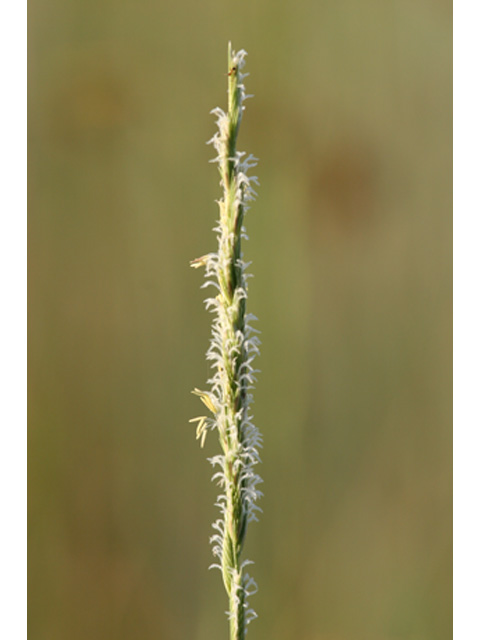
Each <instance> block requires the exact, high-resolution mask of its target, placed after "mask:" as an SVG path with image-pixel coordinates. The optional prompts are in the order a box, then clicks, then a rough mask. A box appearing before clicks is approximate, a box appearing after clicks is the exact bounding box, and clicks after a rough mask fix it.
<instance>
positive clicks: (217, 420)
mask: <svg viewBox="0 0 480 640" xmlns="http://www.w3.org/2000/svg"><path fill="white" fill-rule="evenodd" d="M245 56H246V52H245V51H243V50H242V51H239V52H238V53H235V52H234V51H232V49H231V45H230V44H229V47H228V110H227V112H226V113H225V112H224V111H223V110H222V109H219V108H217V109H214V110H213V112H212V113H214V114H215V116H216V118H217V126H218V131H217V132H216V133H215V135H214V136H213V138H212V139H211V140H210V143H211V144H213V146H214V148H215V150H216V152H217V157H216V158H215V159H214V162H216V163H217V164H218V168H219V172H220V177H221V180H220V185H221V187H222V188H223V197H222V199H221V200H220V201H218V205H219V210H220V216H219V220H218V224H217V225H216V227H215V229H214V230H215V231H216V233H217V239H218V251H217V252H216V253H210V254H208V255H206V256H202V257H201V258H198V259H197V260H193V261H192V263H191V264H192V266H193V267H201V266H204V267H205V268H206V282H205V283H204V285H203V286H204V287H207V286H210V285H211V286H213V287H214V288H215V289H216V290H217V294H216V296H215V297H211V298H207V300H206V301H205V302H206V307H207V309H209V310H210V311H212V312H213V313H214V320H213V324H212V338H211V343H210V347H209V349H208V351H207V359H208V360H209V361H211V365H212V368H213V370H214V374H213V377H212V378H211V379H210V380H209V381H208V383H209V384H210V389H209V390H208V391H201V390H199V389H195V390H194V392H193V393H195V394H196V395H198V396H199V397H200V399H201V400H202V402H203V403H204V405H205V406H206V407H207V408H208V409H209V411H210V413H211V416H209V417H207V416H199V417H198V418H193V420H191V422H196V423H197V438H198V439H200V443H201V445H202V446H203V444H204V442H205V438H206V435H207V432H208V430H209V429H216V430H217V432H218V436H219V440H220V445H221V448H222V453H221V454H219V455H217V456H214V457H213V458H211V459H210V462H211V464H212V465H213V466H214V468H215V473H214V475H213V478H212V479H213V480H215V481H216V482H217V483H218V485H219V486H220V487H221V489H222V493H221V495H219V496H218V499H217V503H216V506H218V508H219V509H220V514H221V517H220V518H219V519H218V520H217V521H216V522H215V523H214V524H213V527H214V529H215V534H214V535H213V536H212V538H211V541H212V543H213V553H214V555H215V556H216V557H218V559H219V562H218V564H215V565H212V566H215V567H218V568H219V569H220V570H221V572H222V575H223V582H224V585H225V589H226V591H227V594H228V597H229V612H228V614H229V619H230V638H231V640H243V638H244V637H245V633H246V625H247V624H248V623H249V622H250V621H251V620H252V619H253V618H255V617H256V614H255V612H254V611H253V609H251V608H250V607H249V606H248V602H247V600H248V596H249V595H251V594H252V593H254V592H255V590H256V585H255V582H254V580H253V579H252V578H251V577H250V576H249V575H248V574H247V573H246V571H245V567H246V565H248V564H250V561H248V560H243V561H242V560H241V559H240V556H241V552H242V547H243V544H244V541H245V534H246V531H247V525H248V523H249V522H251V521H252V520H256V519H257V518H256V513H257V512H258V511H259V510H260V508H259V507H258V506H257V504H256V501H257V498H258V497H259V496H260V495H261V492H260V491H259V490H258V489H257V485H258V484H259V483H260V482H261V479H260V477H259V476H258V475H257V474H256V473H255V465H256V464H257V463H259V462H260V457H259V454H258V450H259V448H260V447H261V435H260V433H259V431H258V429H257V428H256V427H255V425H254V424H253V422H252V415H251V413H250V404H251V403H252V395H251V393H250V392H251V390H252V388H253V383H254V381H255V377H254V373H255V370H254V368H253V360H254V358H255V356H256V354H258V351H259V344H260V341H259V339H258V337H257V336H256V335H255V334H256V333H258V332H257V331H256V329H254V328H253V327H252V326H251V322H252V320H255V317H254V316H253V315H251V314H249V313H247V312H246V301H247V278H248V275H249V274H247V273H246V270H247V267H248V265H247V264H246V263H245V262H244V261H243V255H242V247H241V244H242V239H246V238H247V236H246V233H245V228H244V226H243V219H244V216H245V213H246V211H247V209H248V203H249V202H250V201H251V200H253V199H254V197H255V195H256V194H255V192H254V190H253V188H252V184H257V183H258V181H257V178H256V177H253V176H248V175H247V173H248V171H249V170H250V169H251V168H252V167H254V166H256V159H255V158H254V157H253V156H252V155H249V156H246V155H245V153H243V152H239V151H237V149H236V141H237V135H238V130H239V126H240V121H241V118H242V114H243V110H244V109H245V107H244V106H243V102H244V100H245V99H246V98H247V97H249V96H247V95H246V94H245V87H244V85H243V79H244V78H245V77H246V76H247V75H248V74H244V73H242V69H243V67H244V64H245Z"/></svg>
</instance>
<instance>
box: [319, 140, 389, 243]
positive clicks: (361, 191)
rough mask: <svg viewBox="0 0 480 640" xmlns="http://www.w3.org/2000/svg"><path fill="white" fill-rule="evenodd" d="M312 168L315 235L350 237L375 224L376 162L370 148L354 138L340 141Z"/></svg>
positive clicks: (320, 157)
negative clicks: (316, 233)
mask: <svg viewBox="0 0 480 640" xmlns="http://www.w3.org/2000/svg"><path fill="white" fill-rule="evenodd" d="M310 166H311V173H310V177H309V193H310V200H311V206H310V212H311V216H312V226H313V230H314V231H315V232H319V233H320V231H321V232H322V233H325V231H326V232H327V233H328V232H331V233H332V232H333V233H335V234H341V235H350V234H352V233H355V232H357V231H359V230H360V229H361V228H364V227H365V226H367V225H370V224H371V223H372V220H373V214H374V209H375V195H376V194H375V191H376V177H375V174H376V162H375V159H374V153H373V150H372V148H371V146H370V145H368V144H367V143H366V142H363V141H362V140H361V139H358V138H357V139H355V138H354V137H350V138H349V139H348V140H346V139H339V140H337V141H336V142H335V143H334V144H333V145H332V146H330V149H327V150H326V153H325V154H323V155H322V156H316V157H314V158H313V159H312V161H311V162H310ZM320 227H321V229H320Z"/></svg>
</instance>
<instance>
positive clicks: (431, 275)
mask: <svg viewBox="0 0 480 640" xmlns="http://www.w3.org/2000/svg"><path fill="white" fill-rule="evenodd" d="M451 23H452V18H451V6H450V3H449V2H446V1H443V0H442V1H441V0H436V1H435V0H418V1H416V2H413V1H412V2H409V1H406V0H363V1H359V0H323V1H321V2H318V1H314V0H310V1H307V0H303V1H302V0H297V1H294V0H286V1H285V2H279V1H278V0H276V1H274V0H262V1H258V2H253V1H251V0H250V1H244V2H236V3H233V2H229V1H226V0H225V1H224V2H220V1H219V0H205V1H204V2H193V0H190V1H186V0H177V1H176V2H173V0H171V1H167V0H157V1H156V2H153V1H151V2H149V1H147V0H135V1H134V0H126V1H120V0H115V1H113V0H95V1H94V0H72V1H70V2H65V1H62V2H61V1H60V0H31V2H30V14H29V32H30V34H29V35H30V46H29V58H30V62H29V64H30V68H29V72H30V73H29V134H30V147H29V204H30V213H29V258H30V264H29V298H30V300H29V312H30V315H29V349H30V359H29V418H30V421H29V509H30V513H29V590H30V591H29V607H30V611H29V627H30V638H31V640H110V639H112V640H169V639H172V640H177V639H178V640H183V639H187V638H188V639H192V640H213V639H214V638H226V637H227V620H226V616H225V615H224V611H225V609H226V600H225V595H224V593H223V587H222V584H221V578H220V575H219V574H218V572H214V571H210V572H208V571H207V567H208V565H209V564H210V562H211V561H212V559H211V552H210V547H209V543H208V538H209V536H210V534H211V529H210V523H211V522H212V521H213V519H214V518H215V517H216V510H215V508H214V506H213V503H214V500H215V497H216V493H217V492H216V488H215V486H214V485H213V484H212V483H211V482H210V476H211V468H210V465H209V464H208V462H207V461H206V456H208V455H213V454H214V453H215V452H217V450H218V447H217V444H216V442H215V438H212V437H210V438H209V441H208V442H207V445H206V447H205V450H204V451H202V450H201V449H200V448H199V446H198V442H196V441H195V436H194V430H195V427H194V425H191V424H189V423H188V419H189V418H191V417H192V416H195V415H198V413H199V407H200V405H199V402H198V398H195V397H194V396H192V395H191V394H190V390H191V389H192V388H193V387H195V386H199V387H204V386H205V380H206V378H207V377H208V373H209V370H208V368H207V364H206V362H205V358H204V354H205V351H206V349H207V346H208V339H209V323H210V320H211V316H210V315H209V314H208V313H207V312H206V311H205V310H204V307H203V298H204V297H205V292H204V291H201V290H200V288H199V287H200V285H201V283H202V275H201V273H199V272H198V271H193V270H192V269H190V268H189V260H190V259H193V258H196V257H198V256H199V255H202V254H204V253H206V252H208V251H211V250H213V249H214V248H215V239H214V235H213V233H212V227H213V225H214V221H215V219H216V215H217V207H216V205H215V203H214V200H215V199H216V198H218V197H219V195H220V190H219V186H218V175H217V172H216V168H215V167H214V166H213V165H211V164H209V162H208V161H209V159H210V158H212V157H213V149H212V148H211V147H207V146H206V145H205V141H206V140H208V139H209V138H210V137H211V136H212V135H213V133H214V118H213V116H211V115H209V110H210V109H212V108H213V107H215V106H217V105H219V106H223V105H224V104H225V100H226V77H225V73H226V51H227V42H228V40H229V39H231V40H232V42H233V46H234V48H237V49H238V48H245V49H246V50H247V51H248V52H249V57H248V59H247V61H248V65H247V71H249V72H250V73H251V76H250V78H249V79H248V82H247V91H248V92H249V93H253V94H255V98H254V99H252V100H250V101H249V102H247V111H246V113H245V118H244V121H243V124H242V130H241V134H240V139H239V148H240V149H244V150H247V151H248V152H251V153H253V154H254V155H256V156H258V157H259V158H260V164H259V167H258V169H257V170H256V173H257V174H258V176H259V179H260V182H261V186H260V189H259V198H258V200H257V202H256V203H255V204H254V206H253V207H252V209H251V211H250V212H249V213H248V216H247V220H246V224H247V228H248V232H249V235H250V238H251V239H250V241H249V242H248V243H247V244H246V246H245V258H246V259H247V260H252V261H253V265H252V272H253V273H254V274H255V278H254V279H252V280H251V281H250V297H249V307H250V311H252V312H253V313H255V315H257V316H258V317H259V319H260V320H259V322H258V324H257V326H258V327H259V328H260V329H261V331H262V342H263V347H262V355H261V358H260V359H259V360H258V366H259V368H260V369H261V371H262V373H261V375H260V376H259V381H258V385H257V390H256V396H255V397H256V403H255V405H254V408H255V417H256V422H257V424H258V426H259V428H260V429H261V431H262V432H263V434H264V440H265V445H264V450H263V465H262V469H261V474H262V476H263V478H264V485H263V487H262V488H263V490H264V493H265V497H264V499H263V500H262V503H261V506H262V507H263V515H262V517H261V521H260V523H259V524H254V525H253V526H252V527H251V529H250V530H249V534H248V540H247V548H246V550H245V554H246V556H247V557H250V558H252V559H254V560H255V567H254V569H253V573H254V575H255V577H256V579H257V582H258V584H259V587H260V590H259V593H258V594H257V595H256V596H255V597H254V598H253V599H252V604H253V605H254V607H255V609H256V610H257V612H258V614H259V619H258V620H257V621H255V622H254V623H252V626H251V627H250V630H249V636H248V637H249V638H251V639H252V640H255V639H260V638H262V639H269V640H270V639H275V640H287V639H288V640H399V639H402V640H403V639H404V640H444V639H447V638H449V637H450V636H451V524H450V523H451V496H450V493H451V199H452V193H451V191H452V189H451V133H452V131H451V89H452V86H451V85H452V82H451V64H452V55H451V31H452V24H451Z"/></svg>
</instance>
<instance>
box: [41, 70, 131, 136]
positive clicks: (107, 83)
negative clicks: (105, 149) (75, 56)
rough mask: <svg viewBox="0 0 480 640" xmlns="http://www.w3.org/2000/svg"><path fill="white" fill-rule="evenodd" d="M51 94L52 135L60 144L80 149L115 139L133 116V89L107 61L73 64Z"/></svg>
mask: <svg viewBox="0 0 480 640" xmlns="http://www.w3.org/2000/svg"><path fill="white" fill-rule="evenodd" d="M67 74H68V80H67V81H66V82H65V83H64V84H62V85H61V86H60V87H59V88H58V89H57V90H56V91H55V92H54V93H53V95H52V99H51V109H50V116H51V132H52V137H53V139H54V140H55V141H56V142H57V143H61V144H63V145H74V146H77V145H78V144H81V143H89V142H90V143H92V142H93V143H95V142H101V141H104V140H108V139H110V138H113V137H115V136H116V135H118V133H119V132H120V131H121V130H122V129H123V128H124V127H125V125H126V123H127V122H128V121H129V119H130V118H131V116H132V111H133V109H132V102H133V100H132V95H131V89H130V88H129V87H128V86H127V85H126V84H125V76H123V78H120V77H119V76H118V75H117V74H116V73H115V70H114V69H112V68H109V65H108V63H107V62H104V63H100V64H99V65H95V66H92V65H91V64H89V63H87V64H85V65H72V66H71V68H70V69H68V70H67Z"/></svg>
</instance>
